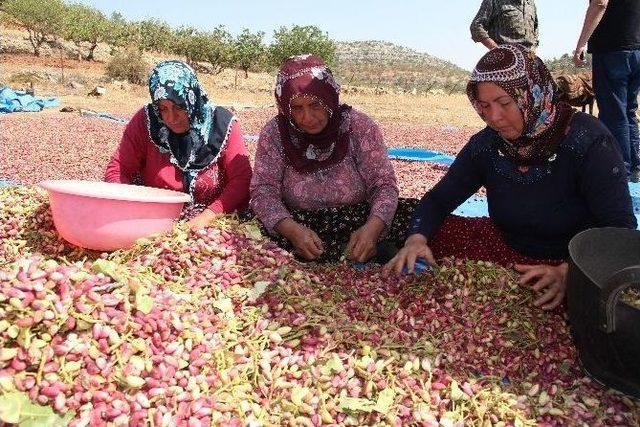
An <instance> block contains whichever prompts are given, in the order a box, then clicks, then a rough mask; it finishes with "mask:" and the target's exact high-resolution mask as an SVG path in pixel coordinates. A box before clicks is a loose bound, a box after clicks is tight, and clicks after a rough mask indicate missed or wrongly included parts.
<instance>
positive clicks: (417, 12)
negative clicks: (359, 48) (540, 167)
mask: <svg viewBox="0 0 640 427" xmlns="http://www.w3.org/2000/svg"><path fill="white" fill-rule="evenodd" d="M76 1H79V2H80V3H84V4H87V5H91V6H93V7H95V8H97V9H99V10H101V11H103V12H104V13H106V14H111V13H112V12H114V11H115V12H120V13H122V14H123V15H124V17H125V18H126V19H128V20H141V19H146V18H157V19H161V20H163V21H165V22H167V23H169V24H170V25H172V26H174V27H178V26H180V25H190V26H194V27H196V28H199V29H202V30H209V29H212V28H214V27H216V26H218V25H224V26H225V27H226V28H227V29H228V30H229V32H230V33H231V34H232V35H234V36H235V35H237V34H239V33H240V32H241V31H242V29H243V28H249V29H250V30H251V31H253V32H255V31H263V32H264V33H265V41H266V42H269V41H270V40H271V36H272V34H273V31H274V30H276V29H278V28H279V27H281V26H287V27H291V26H292V25H315V26H317V27H319V28H320V29H321V30H323V31H325V32H327V33H328V34H329V37H330V38H332V39H334V40H337V41H356V40H383V41H388V42H392V43H395V44H398V45H402V46H406V47H409V48H412V49H415V50H417V51H419V52H425V53H428V54H430V55H433V56H436V57H438V58H441V59H444V60H447V61H450V62H453V63H454V64H456V65H459V66H461V67H462V68H465V69H467V70H470V69H472V68H473V66H474V65H475V63H476V62H477V60H478V59H479V58H480V57H481V56H482V54H483V53H484V52H485V48H484V47H483V46H482V45H481V44H479V43H474V42H473V41H472V40H471V36H470V33H469V24H470V23H471V20H472V19H473V17H474V16H475V14H476V12H477V10H478V8H479V6H480V3H481V2H480V0H444V1H436V0H386V1H383V0H369V1H362V0H325V1H319V0H315V1H314V0H297V1H289V0H284V1H272V0H262V1H258V0H227V1H224V2H222V1H219V0H210V1H195V0H172V1H170V0H76ZM587 5H588V1H587V0H537V1H536V6H537V8H538V20H539V31H540V47H539V50H538V55H539V56H540V57H542V58H543V59H551V58H555V57H558V56H560V55H562V54H564V53H570V52H572V51H573V49H574V48H575V44H576V41H577V39H578V36H579V32H580V30H581V28H582V22H583V20H584V14H585V12H586V8H587Z"/></svg>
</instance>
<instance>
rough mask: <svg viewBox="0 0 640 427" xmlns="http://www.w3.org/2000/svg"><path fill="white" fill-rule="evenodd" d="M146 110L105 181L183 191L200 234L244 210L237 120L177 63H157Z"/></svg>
mask: <svg viewBox="0 0 640 427" xmlns="http://www.w3.org/2000/svg"><path fill="white" fill-rule="evenodd" d="M149 94H150V95H151V103H150V104H148V105H146V106H144V107H143V108H142V109H140V110H139V111H138V112H137V113H136V114H135V115H134V116H133V118H132V119H131V121H130V122H129V123H128V124H127V127H126V128H125V131H124V134H123V136H122V140H121V141H120V145H119V147H118V149H117V150H116V152H115V153H114V154H113V156H112V157H111V161H110V162H109V164H108V165H107V169H106V173H105V181H108V182H118V183H124V184H132V183H134V182H138V180H141V181H142V184H143V185H148V186H151V187H158V188H167V189H171V190H177V191H184V192H186V193H189V194H190V195H191V197H192V200H193V203H194V204H195V205H197V206H200V207H204V210H202V212H200V213H199V214H198V215H196V216H195V217H194V218H192V219H191V220H190V225H191V227H192V228H194V229H199V228H203V227H205V226H206V225H207V224H208V223H209V222H210V221H211V219H212V218H213V217H214V216H215V215H216V214H218V213H231V212H236V211H242V210H244V209H246V208H247V205H248V203H249V183H250V181H251V165H250V163H249V156H248V154H247V150H246V147H245V145H244V141H243V138H242V131H241V130H240V126H239V124H238V121H237V119H236V117H235V116H233V114H232V113H231V112H229V111H228V110H226V109H224V108H222V107H216V106H214V105H213V104H212V103H211V101H210V100H209V97H208V95H207V93H206V92H205V90H204V88H203V87H202V86H201V85H200V82H199V81H198V79H197V77H196V74H195V72H194V71H193V69H191V67H189V66H188V65H187V64H185V63H184V62H181V61H175V60H172V61H164V62H161V63H159V64H158V65H157V66H156V67H155V68H154V69H153V71H152V72H151V75H150V76H149Z"/></svg>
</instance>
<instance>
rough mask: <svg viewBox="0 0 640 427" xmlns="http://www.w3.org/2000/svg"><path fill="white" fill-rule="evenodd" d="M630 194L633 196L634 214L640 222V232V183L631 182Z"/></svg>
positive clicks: (639, 227)
mask: <svg viewBox="0 0 640 427" xmlns="http://www.w3.org/2000/svg"><path fill="white" fill-rule="evenodd" d="M629 193H630V194H631V203H633V213H634V214H635V215H636V220H637V221H638V230H640V182H630V183H629Z"/></svg>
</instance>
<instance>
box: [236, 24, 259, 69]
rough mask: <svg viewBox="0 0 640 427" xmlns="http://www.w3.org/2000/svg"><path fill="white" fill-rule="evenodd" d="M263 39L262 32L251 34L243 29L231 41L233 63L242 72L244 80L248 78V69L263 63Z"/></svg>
mask: <svg viewBox="0 0 640 427" xmlns="http://www.w3.org/2000/svg"><path fill="white" fill-rule="evenodd" d="M263 38H264V33H263V32H262V31H258V32H257V33H252V32H251V31H249V29H247V28H245V29H244V30H242V33H240V34H239V35H238V37H236V39H235V40H234V41H233V63H234V66H235V67H236V68H239V69H240V70H242V71H244V76H245V78H246V77H248V76H249V70H250V69H253V68H255V67H256V66H258V65H260V64H262V63H263V61H264V56H265V53H266V47H265V45H264V42H263Z"/></svg>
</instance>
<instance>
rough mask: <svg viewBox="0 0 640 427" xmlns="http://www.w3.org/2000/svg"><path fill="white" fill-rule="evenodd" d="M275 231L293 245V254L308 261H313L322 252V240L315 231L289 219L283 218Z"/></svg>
mask: <svg viewBox="0 0 640 427" xmlns="http://www.w3.org/2000/svg"><path fill="white" fill-rule="evenodd" d="M275 228H276V231H277V232H278V233H280V234H281V235H282V236H284V237H285V238H286V239H287V240H288V241H289V242H291V244H292V245H293V247H294V249H295V252H296V253H297V254H298V255H300V256H301V257H303V258H304V259H307V260H309V261H311V260H314V259H316V258H318V257H320V255H322V253H323V252H324V247H323V246H322V240H320V237H318V235H317V234H316V232H315V231H313V230H311V229H310V228H308V227H305V226H304V225H302V224H299V223H297V222H295V221H294V220H293V219H291V218H285V219H283V220H282V221H280V222H279V223H278V224H277V225H276V227H275Z"/></svg>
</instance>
